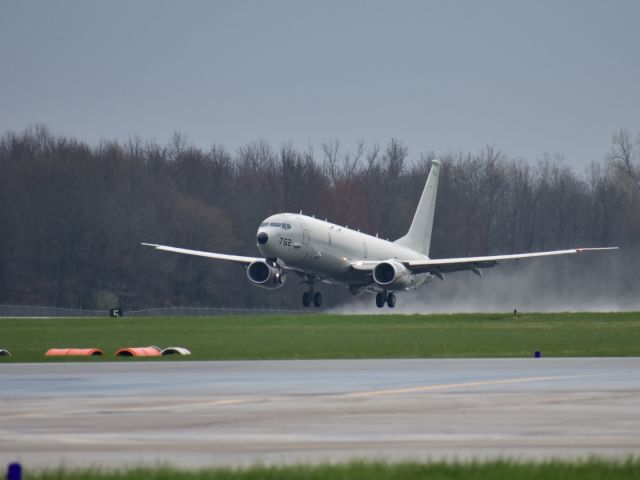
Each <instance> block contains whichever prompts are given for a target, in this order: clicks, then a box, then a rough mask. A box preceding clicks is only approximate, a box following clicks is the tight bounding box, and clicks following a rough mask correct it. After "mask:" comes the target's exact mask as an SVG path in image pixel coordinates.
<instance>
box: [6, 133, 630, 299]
mask: <svg viewBox="0 0 640 480" xmlns="http://www.w3.org/2000/svg"><path fill="white" fill-rule="evenodd" d="M611 148H612V150H611V155H609V157H608V158H606V159H603V161H602V162H600V163H594V164H592V165H591V166H590V167H589V168H588V170H587V172H586V173H577V172H576V171H575V170H574V169H572V168H571V167H570V166H568V165H565V164H564V163H563V162H562V160H561V159H560V158H558V157H553V156H545V157H544V158H543V159H542V160H540V161H538V162H537V163H536V164H535V165H532V164H529V163H526V162H524V161H521V160H516V159H513V158H510V157H509V156H507V155H505V154H503V153H502V152H500V151H499V150H497V149H495V148H492V147H487V148H485V149H484V150H482V151H480V152H478V153H448V154H444V155H438V158H439V159H440V160H441V161H442V162H443V167H442V173H441V180H440V187H439V194H438V203H437V210H436V225H435V229H434V238H433V241H432V256H433V257H443V256H467V255H485V254H492V253H509V252H521V251H536V250H545V249H556V248H567V247H574V246H591V245H614V244H615V245H620V246H622V247H625V251H626V252H627V255H630V254H631V253H633V252H636V251H637V249H638V247H639V246H640V184H639V183H638V180H639V179H640V176H639V175H638V173H639V172H638V170H637V168H638V165H637V158H636V156H637V152H636V150H635V149H634V148H635V144H634V142H633V141H632V140H631V139H630V135H629V134H628V133H627V132H625V131H621V132H619V133H618V134H616V136H615V137H614V138H613V141H612V147H611ZM433 158H435V154H434V153H433V152H428V153H424V154H422V155H420V156H419V158H413V157H412V158H411V159H410V157H409V153H408V151H407V148H406V147H405V146H404V145H403V144H402V142H400V141H399V140H395V139H392V140H391V141H390V142H389V143H388V144H387V145H386V146H384V147H379V146H373V147H369V148H367V147H366V146H365V145H364V144H358V145H356V147H355V148H353V149H351V150H347V149H345V148H343V147H342V146H341V145H340V143H339V142H337V141H334V142H330V143H327V144H325V145H322V147H321V148H320V149H319V151H313V150H312V149H307V150H303V151H301V150H298V149H296V148H294V147H292V146H291V145H284V146H281V147H280V148H279V149H276V148H274V147H272V146H270V145H268V144H267V143H264V142H256V143H252V144H249V145H246V146H244V147H242V148H240V149H239V150H238V151H237V152H230V151H228V150H227V149H225V148H224V147H222V146H219V145H215V146H213V147H212V148H211V149H210V150H208V151H204V150H202V149H200V148H197V147H194V146H192V145H190V144H189V143H188V142H187V141H186V140H185V137H184V136H182V135H180V134H176V135H175V136H174V138H173V139H172V141H171V142H170V143H169V144H168V145H159V144H158V143H155V142H145V141H142V140H140V139H138V138H133V139H130V140H128V141H126V142H116V141H103V142H101V143H100V144H99V145H97V146H91V145H88V144H86V143H84V142H81V141H79V140H77V139H74V138H69V137H65V136H57V135H52V134H51V133H50V132H49V131H48V130H47V129H46V128H45V127H43V126H36V127H32V128H29V129H27V130H25V131H24V132H21V133H13V132H8V133H5V134H4V135H3V136H2V137H1V139H0V232H1V235H0V303H4V304H7V303H13V304H32V305H55V306H65V307H84V308H108V307H110V306H113V305H115V304H120V305H123V306H124V307H128V308H131V307H143V306H151V305H153V306H156V305H189V306H195V305H207V306H238V307H240V306H254V307H259V306H264V305H268V306H277V305H280V306H292V305H295V306H297V305H298V300H299V299H298V295H299V288H296V286H297V279H296V278H293V277H291V278H290V279H289V285H288V286H287V287H285V288H284V289H283V290H281V291H280V292H276V293H274V292H265V291H262V290H260V289H257V288H252V287H251V288H249V287H248V285H247V282H246V279H245V277H244V272H243V269H242V268H241V267H239V266H237V265H234V264H228V263H225V262H216V261H208V260H205V259H199V258H190V257H185V256H179V255H172V254H163V253H159V252H155V251H153V250H151V249H148V248H145V247H142V246H140V242H151V243H164V244H169V245H176V246H184V247H187V248H194V249H202V250H209V251H219V252H230V253H238V254H246V255H255V254H256V253H257V250H256V247H255V232H256V229H257V226H258V224H259V223H260V221H261V220H262V219H263V218H265V217H267V216H269V215H271V214H273V213H276V212H282V211H289V212H298V211H300V210H302V211H303V212H304V213H307V214H314V215H316V216H318V217H322V218H329V219H331V220H332V221H334V222H335V223H338V224H343V225H348V226H349V227H351V228H354V229H361V230H362V231H365V232H368V233H372V234H375V233H378V234H379V235H380V236H382V237H388V238H390V239H394V238H397V237H399V236H402V235H403V234H404V233H405V231H406V229H407V228H408V225H409V224H410V222H411V218H412V216H413V213H414V209H415V205H416V204H417V200H418V197H419V195H420V193H421V191H422V188H423V186H424V182H425V179H426V176H427V173H428V170H429V165H430V161H431V159H433ZM633 255H635V253H633ZM635 258H636V257H635V256H633V259H635Z"/></svg>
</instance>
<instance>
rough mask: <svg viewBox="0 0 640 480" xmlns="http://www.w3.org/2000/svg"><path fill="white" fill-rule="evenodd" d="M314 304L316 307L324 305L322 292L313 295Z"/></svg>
mask: <svg viewBox="0 0 640 480" xmlns="http://www.w3.org/2000/svg"><path fill="white" fill-rule="evenodd" d="M313 304H314V305H315V306H316V307H319V306H320V305H322V294H321V293H320V292H316V293H314V294H313Z"/></svg>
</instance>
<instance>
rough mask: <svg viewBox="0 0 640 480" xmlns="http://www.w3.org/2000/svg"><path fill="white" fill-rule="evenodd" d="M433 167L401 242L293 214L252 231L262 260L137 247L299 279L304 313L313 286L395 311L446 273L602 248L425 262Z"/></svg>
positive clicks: (263, 282)
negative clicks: (343, 290) (402, 298)
mask: <svg viewBox="0 0 640 480" xmlns="http://www.w3.org/2000/svg"><path fill="white" fill-rule="evenodd" d="M439 174H440V162H438V161H437V160H434V161H433V162H432V164H431V171H430V172H429V176H428V178H427V183H426V185H425V187H424V190H423V192H422V196H421V197H420V201H419V203H418V208H417V209H416V212H415V214H414V217H413V221H412V222H411V227H409V231H408V232H407V234H406V235H405V236H403V237H402V238H399V239H398V240H396V241H394V242H390V241H388V240H384V239H382V238H378V237H377V236H375V237H373V236H371V235H367V234H365V233H362V232H359V231H354V230H351V229H349V228H347V227H342V226H340V225H335V224H333V223H330V222H327V221H322V220H319V219H317V218H314V217H309V216H306V215H302V213H300V214H295V213H278V214H276V215H272V216H271V217H269V218H266V219H265V220H264V221H263V222H262V223H261V224H260V227H258V232H257V237H256V239H257V247H258V250H259V251H260V254H261V255H262V256H261V257H244V256H240V255H228V254H224V253H210V252H201V251H198V250H188V249H185V248H177V247H169V246H165V245H156V244H150V243H143V245H148V246H150V247H154V248H156V249H157V250H163V251H167V252H174V253H181V254H186V255H196V256H200V257H207V258H215V259H218V260H226V261H230V262H236V263H240V264H242V265H244V266H245V267H246V272H247V277H248V279H249V282H250V283H252V284H253V285H256V286H258V287H263V288H268V289H277V288H280V287H282V286H283V285H284V282H285V279H286V275H287V273H293V274H295V275H298V276H299V277H300V278H301V279H302V282H301V283H303V284H305V285H306V288H307V290H306V291H305V292H304V293H303V295H302V304H303V305H304V306H305V307H308V306H310V305H311V304H312V303H313V304H314V305H315V306H316V307H319V306H320V305H322V294H321V293H320V292H318V291H316V290H315V286H316V284H317V283H319V282H324V283H329V284H333V285H343V286H346V287H348V288H349V291H350V292H351V293H352V294H354V295H357V294H359V293H361V292H364V291H369V292H373V293H375V294H376V305H377V306H378V307H380V308H382V307H384V305H385V304H386V305H388V306H389V307H390V308H393V307H394V306H395V305H396V295H395V292H398V291H406V290H410V289H414V288H417V287H418V286H420V285H422V284H423V283H426V282H428V281H429V280H431V279H432V278H433V277H437V278H439V279H440V280H444V276H445V274H447V273H450V272H458V271H462V270H471V271H472V272H474V273H476V274H477V275H480V276H481V275H482V270H481V269H483V268H489V267H493V266H495V265H497V264H498V263H499V262H503V261H507V260H519V259H527V258H536V257H546V256H554V255H570V254H574V253H582V252H587V251H595V250H615V249H617V247H606V248H574V249H571V250H555V251H549V252H535V253H519V254H514V255H492V256H486V257H465V258H438V259H433V258H429V247H430V245H431V229H432V226H433V218H434V213H435V207H436V194H437V191H438V177H439Z"/></svg>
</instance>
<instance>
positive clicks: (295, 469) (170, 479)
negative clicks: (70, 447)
mask: <svg viewBox="0 0 640 480" xmlns="http://www.w3.org/2000/svg"><path fill="white" fill-rule="evenodd" d="M25 478H30V479H33V480H133V479H145V480H175V479H187V480H204V479H216V480H258V479H260V480H276V479H278V480H334V479H335V480H371V479H376V480H391V479H394V480H395V479H402V480H418V479H421V480H422V479H429V480H461V479H465V480H481V479H482V480H493V479H496V480H497V479H500V480H533V479H536V480H538V479H545V480H574V479H575V480H601V479H608V480H609V479H611V480H613V479H625V480H626V479H635V480H637V479H640V460H638V459H637V458H636V459H628V460H625V461H619V462H614V461H605V460H597V459H590V460H587V461H583V462H563V461H552V462H542V463H516V462H509V461H489V462H473V463H459V464H455V463H426V464H420V463H395V464H394V463H358V462H353V463H346V464H337V465H320V466H305V465H296V466H288V467H253V468H248V469H240V470H230V469H215V470H196V471H186V470H175V469H171V468H152V469H142V468H141V469H133V470H123V471H117V472H114V471H102V472H101V471H96V470H93V471H91V470H57V471H50V472H46V471H45V472H29V474H28V477H27V476H25Z"/></svg>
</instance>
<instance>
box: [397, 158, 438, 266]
mask: <svg viewBox="0 0 640 480" xmlns="http://www.w3.org/2000/svg"><path fill="white" fill-rule="evenodd" d="M439 176H440V162H439V161H438V160H433V161H432V162H431V171H430V172H429V177H427V183H426V184H425V186H424V190H423V191H422V196H421V197H420V202H419V203H418V208H417V209H416V213H415V214H414V216H413V222H411V227H410V228H409V231H408V232H407V234H406V235H405V236H404V237H402V238H399V239H398V240H396V241H395V243H397V244H399V245H402V246H404V247H408V248H411V249H412V250H415V251H417V252H420V253H423V254H425V255H429V247H430V246H431V230H432V228H433V216H434V212H435V209H436V195H437V193H438V177H439Z"/></svg>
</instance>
